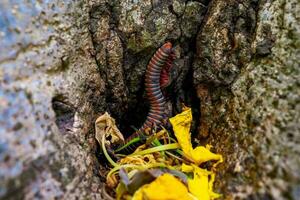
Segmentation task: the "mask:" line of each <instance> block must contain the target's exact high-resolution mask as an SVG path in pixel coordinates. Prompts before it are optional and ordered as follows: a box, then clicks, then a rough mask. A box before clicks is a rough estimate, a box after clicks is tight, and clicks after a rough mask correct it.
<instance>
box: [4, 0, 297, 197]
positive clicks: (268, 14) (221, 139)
mask: <svg viewBox="0 0 300 200" xmlns="http://www.w3.org/2000/svg"><path fill="white" fill-rule="evenodd" d="M15 2H16V3H13V2H12V1H8V0H4V1H1V2H0V12H1V16H2V17H1V19H0V41H1V47H0V52H1V53H0V66H1V68H0V83H1V87H0V137H1V139H0V198H1V199H48V198H49V199H51V198H59V199H61V198H64V199H76V198H79V199H101V187H102V184H103V181H104V179H103V171H102V167H101V165H102V164H103V162H102V161H101V159H99V158H98V156H97V155H98V154H97V151H98V147H97V144H96V141H95V139H94V128H93V123H94V121H95V119H96V117H97V116H99V115H100V114H103V112H104V111H108V112H110V114H111V115H112V116H113V117H115V118H116V120H117V122H118V125H119V127H120V128H121V130H122V131H123V132H124V133H127V134H130V132H131V131H133V130H132V129H130V125H134V126H136V127H138V126H139V125H140V124H141V123H142V122H143V116H146V114H147V102H146V96H145V94H144V86H143V78H144V73H145V70H146V65H147V62H148V61H149V59H150V57H151V55H152V54H153V52H154V51H155V50H156V49H157V48H158V47H159V46H160V45H161V44H162V43H164V41H166V40H168V41H172V43H173V44H174V45H175V51H176V55H177V58H178V59H177V60H176V62H175V69H176V71H175V72H174V74H175V77H176V80H175V82H174V83H173V87H171V89H170V93H171V94H172V95H171V96H170V98H169V102H168V104H169V105H170V106H171V105H173V112H176V111H179V110H180V108H178V102H180V101H184V102H186V104H188V105H191V106H192V107H193V112H194V121H195V123H194V125H193V127H194V128H193V130H194V135H195V136H196V137H197V139H198V140H200V141H201V143H211V144H213V146H215V150H216V151H217V152H218V153H221V154H223V155H224V156H225V162H224V164H223V165H222V168H221V170H220V172H219V174H218V177H217V180H218V182H217V184H216V190H217V191H219V192H221V193H223V194H224V199H230V198H241V199H297V197H298V196H299V195H300V174H299V171H300V157H299V156H300V145H299V143H300V116H299V113H300V72H299V71H300V68H299V64H300V63H299V59H300V58H299V56H300V54H299V47H300V44H299V41H300V39H299V38H300V25H299V20H300V19H299V14H298V13H300V8H299V7H300V6H299V3H298V1H297V0H277V1H271V0H261V1H258V0H244V1H238V0H228V1H222V0H211V1H209V0H194V1H187V0H172V1H159V0H145V1H127V0H113V1H111V0H85V1H83V0H79V1H76V2H73V1H69V0H64V1H52V2H51V3H49V2H48V1H45V2H44V1H37V2H36V1H22V0H18V1H15ZM178 100H179V101H178Z"/></svg>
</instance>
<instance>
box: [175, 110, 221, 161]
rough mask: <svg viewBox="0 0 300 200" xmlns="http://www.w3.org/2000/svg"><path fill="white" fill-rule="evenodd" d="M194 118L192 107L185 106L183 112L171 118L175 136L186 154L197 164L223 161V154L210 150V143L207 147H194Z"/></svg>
mask: <svg viewBox="0 0 300 200" xmlns="http://www.w3.org/2000/svg"><path fill="white" fill-rule="evenodd" d="M192 119H193V117H192V110H191V108H185V110H184V111H183V112H182V113H180V114H178V115H176V116H175V117H172V118H170V122H171V124H172V126H173V130H174V133H175V136H176V138H177V141H178V143H179V145H180V147H181V148H182V150H183V153H184V154H185V156H186V157H188V158H189V159H191V160H192V161H194V163H195V164H197V165H200V164H201V163H203V162H207V161H209V160H218V161H219V162H218V163H220V162H223V158H222V156H221V155H219V154H214V153H212V152H210V146H209V145H207V146H206V147H203V146H199V147H196V148H195V149H193V147H192V143H191V135H190V126H191V123H192Z"/></svg>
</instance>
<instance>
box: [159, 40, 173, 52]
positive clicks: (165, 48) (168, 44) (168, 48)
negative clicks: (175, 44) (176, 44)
mask: <svg viewBox="0 0 300 200" xmlns="http://www.w3.org/2000/svg"><path fill="white" fill-rule="evenodd" d="M161 49H162V50H163V51H164V52H165V53H166V54H169V53H171V50H172V43H171V42H166V43H165V44H164V45H162V47H161Z"/></svg>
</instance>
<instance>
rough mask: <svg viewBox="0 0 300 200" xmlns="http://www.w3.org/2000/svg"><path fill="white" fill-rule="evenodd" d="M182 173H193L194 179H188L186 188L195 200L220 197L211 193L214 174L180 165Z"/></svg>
mask: <svg viewBox="0 0 300 200" xmlns="http://www.w3.org/2000/svg"><path fill="white" fill-rule="evenodd" d="M182 171H184V172H192V171H193V172H194V177H193V178H192V179H188V188H189V191H190V193H192V194H193V195H194V196H195V197H196V198H197V199H201V200H212V199H215V198H218V197H220V195H219V194H217V193H215V192H213V183H214V181H215V174H214V173H213V172H210V171H207V170H205V169H201V168H199V167H197V166H196V165H185V164H183V165H182Z"/></svg>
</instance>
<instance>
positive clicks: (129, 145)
mask: <svg viewBox="0 0 300 200" xmlns="http://www.w3.org/2000/svg"><path fill="white" fill-rule="evenodd" d="M174 59H175V54H174V50H173V48H172V44H171V42H166V43H165V44H164V45H162V46H161V47H160V48H159V49H158V50H157V51H156V52H155V53H154V55H153V56H152V58H151V60H150V62H149V64H148V66H147V70H146V74H145V90H146V94H147V98H148V100H149V102H150V110H149V112H148V115H147V118H146V120H145V122H144V124H143V125H142V126H141V128H140V129H139V130H138V131H136V132H135V133H133V134H132V135H131V136H129V137H128V138H127V139H126V141H125V145H123V146H122V147H120V148H118V149H117V150H116V151H122V152H128V151H132V150H134V149H136V147H137V146H139V145H140V144H141V143H142V142H143V141H144V138H145V137H143V133H144V132H145V130H146V129H147V128H150V129H151V128H153V127H158V126H160V125H161V124H162V122H163V119H164V118H165V114H164V111H165V104H166V100H165V97H164V95H163V93H162V89H163V88H165V87H167V86H168V85H169V84H170V70H171V67H172V64H173V61H174ZM134 139H135V141H134V142H130V141H133V140H134Z"/></svg>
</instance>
